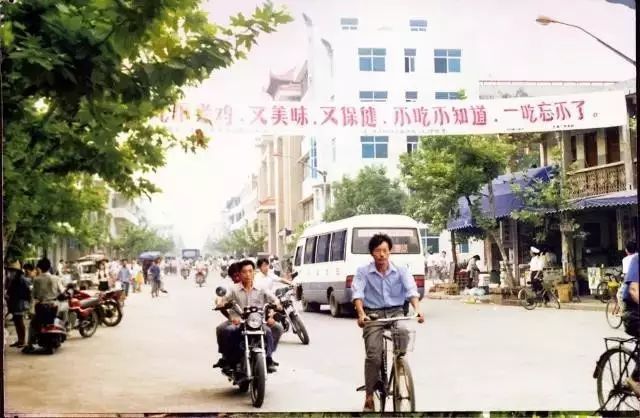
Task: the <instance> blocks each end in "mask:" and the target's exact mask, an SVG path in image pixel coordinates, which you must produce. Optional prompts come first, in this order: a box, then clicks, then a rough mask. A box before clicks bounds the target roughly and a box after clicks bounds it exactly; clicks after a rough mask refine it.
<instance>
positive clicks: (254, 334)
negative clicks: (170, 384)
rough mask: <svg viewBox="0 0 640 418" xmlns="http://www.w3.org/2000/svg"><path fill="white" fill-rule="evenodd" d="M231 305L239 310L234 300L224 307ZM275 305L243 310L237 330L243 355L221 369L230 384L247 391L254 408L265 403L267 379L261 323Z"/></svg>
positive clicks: (221, 292) (221, 291) (220, 290)
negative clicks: (242, 347)
mask: <svg viewBox="0 0 640 418" xmlns="http://www.w3.org/2000/svg"><path fill="white" fill-rule="evenodd" d="M216 294H217V295H218V296H220V297H224V296H225V295H226V294H227V290H226V289H225V288H224V287H218V288H217V289H216ZM234 306H235V308H236V309H237V310H238V312H239V311H240V309H239V306H238V305H237V304H233V303H228V304H227V305H225V307H224V309H231V308H233V307H234ZM274 308H275V306H274V305H270V304H266V305H264V307H263V308H262V309H261V308H258V307H256V306H251V307H247V308H245V309H244V310H242V315H241V322H240V331H241V333H242V336H243V337H244V356H243V358H242V359H241V360H240V361H239V363H238V364H236V365H233V366H232V367H230V368H225V369H222V373H223V374H224V375H225V376H227V378H228V379H229V381H231V382H232V384H233V385H237V386H238V387H239V388H240V391H241V392H246V391H250V393H251V403H252V404H253V406H255V407H256V408H260V407H261V406H262V404H263V402H264V395H265V389H266V381H267V359H266V342H265V336H264V331H263V329H262V326H263V324H264V323H265V313H266V312H267V311H268V310H269V309H274ZM214 310H217V311H220V310H221V309H219V308H215V309H214Z"/></svg>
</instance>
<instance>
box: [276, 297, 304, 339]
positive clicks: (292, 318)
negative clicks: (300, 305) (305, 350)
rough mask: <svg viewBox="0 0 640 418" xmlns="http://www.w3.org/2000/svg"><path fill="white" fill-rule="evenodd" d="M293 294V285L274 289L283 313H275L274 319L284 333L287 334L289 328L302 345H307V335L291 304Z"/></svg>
mask: <svg viewBox="0 0 640 418" xmlns="http://www.w3.org/2000/svg"><path fill="white" fill-rule="evenodd" d="M294 292H295V286H293V285H290V286H287V287H282V288H280V289H276V292H275V293H276V296H277V297H278V299H279V300H280V304H281V305H282V309H283V310H284V312H277V313H276V315H275V317H274V318H275V320H276V321H278V322H280V323H281V324H282V327H283V328H284V332H288V331H289V328H291V330H292V331H293V333H294V334H296V335H297V336H298V338H300V341H302V344H304V345H307V344H309V333H308V332H307V328H306V327H305V326H304V323H303V322H302V318H301V317H300V315H299V314H298V311H297V309H296V307H295V305H294V304H293V301H294V299H295V295H294Z"/></svg>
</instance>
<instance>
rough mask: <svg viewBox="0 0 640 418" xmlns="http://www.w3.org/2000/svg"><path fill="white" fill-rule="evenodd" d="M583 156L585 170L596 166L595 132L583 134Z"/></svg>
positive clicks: (596, 146)
mask: <svg viewBox="0 0 640 418" xmlns="http://www.w3.org/2000/svg"><path fill="white" fill-rule="evenodd" d="M584 155H585V167H586V168H589V167H595V166H597V165H598V141H597V139H596V133H595V132H589V133H586V134H584Z"/></svg>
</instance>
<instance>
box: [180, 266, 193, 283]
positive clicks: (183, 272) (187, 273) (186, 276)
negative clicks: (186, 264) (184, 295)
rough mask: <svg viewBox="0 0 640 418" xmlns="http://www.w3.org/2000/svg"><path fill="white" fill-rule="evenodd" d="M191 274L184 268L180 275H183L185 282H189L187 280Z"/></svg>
mask: <svg viewBox="0 0 640 418" xmlns="http://www.w3.org/2000/svg"><path fill="white" fill-rule="evenodd" d="M189 273H191V272H190V271H189V269H186V268H183V269H181V270H180V274H181V275H182V278H183V279H185V280H187V278H188V277H189Z"/></svg>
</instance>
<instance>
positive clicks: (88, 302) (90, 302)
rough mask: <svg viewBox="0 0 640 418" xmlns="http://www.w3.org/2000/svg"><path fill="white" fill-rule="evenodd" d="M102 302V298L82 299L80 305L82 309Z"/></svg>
mask: <svg viewBox="0 0 640 418" xmlns="http://www.w3.org/2000/svg"><path fill="white" fill-rule="evenodd" d="M99 303H100V299H98V298H89V299H84V300H81V301H80V307H81V308H82V309H85V308H89V307H91V306H96V305H98V304H99Z"/></svg>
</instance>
